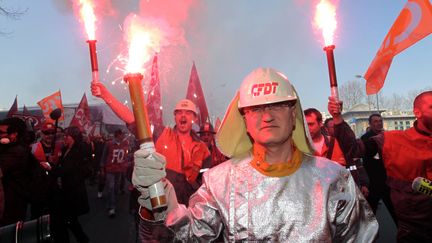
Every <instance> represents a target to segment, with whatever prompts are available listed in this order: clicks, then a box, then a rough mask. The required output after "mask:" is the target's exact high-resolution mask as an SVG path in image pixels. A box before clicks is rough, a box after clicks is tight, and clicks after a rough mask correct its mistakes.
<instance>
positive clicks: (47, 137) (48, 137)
mask: <svg viewBox="0 0 432 243" xmlns="http://www.w3.org/2000/svg"><path fill="white" fill-rule="evenodd" d="M53 139H54V133H51V132H45V133H43V132H42V142H43V143H44V144H47V145H51V142H52V140H53Z"/></svg>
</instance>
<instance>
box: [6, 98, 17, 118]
mask: <svg viewBox="0 0 432 243" xmlns="http://www.w3.org/2000/svg"><path fill="white" fill-rule="evenodd" d="M17 113H18V98H17V96H15V100H14V102H13V104H12V106H11V107H10V108H9V111H8V113H7V115H6V118H10V117H12V116H13V115H14V114H17Z"/></svg>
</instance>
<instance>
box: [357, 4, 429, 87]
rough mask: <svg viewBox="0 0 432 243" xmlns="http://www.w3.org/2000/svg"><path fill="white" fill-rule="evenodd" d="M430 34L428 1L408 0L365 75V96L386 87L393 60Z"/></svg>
mask: <svg viewBox="0 0 432 243" xmlns="http://www.w3.org/2000/svg"><path fill="white" fill-rule="evenodd" d="M431 32H432V6H431V4H430V2H429V0H409V1H408V2H407V3H406V4H405V6H404V8H403V9H402V11H401V13H400V14H399V16H398V17H397V19H396V21H395V22H394V23H393V26H392V27H391V29H390V31H389V32H388V34H387V36H386V37H385V38H384V41H383V43H382V44H381V47H380V49H379V50H378V52H377V54H376V56H375V58H374V59H373V61H372V63H371V64H370V66H369V68H368V70H367V71H366V74H365V75H364V78H365V79H366V93H367V94H368V95H370V94H376V93H378V92H379V91H380V89H381V88H382V87H383V85H384V81H385V78H386V76H387V73H388V71H389V69H390V65H391V63H392V60H393V57H394V56H396V55H397V54H399V53H400V52H402V51H403V50H405V49H406V48H408V47H410V46H411V45H413V44H415V43H416V42H417V41H419V40H421V39H423V38H424V37H425V36H427V35H429V34H430V33H431Z"/></svg>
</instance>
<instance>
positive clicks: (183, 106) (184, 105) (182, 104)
mask: <svg viewBox="0 0 432 243" xmlns="http://www.w3.org/2000/svg"><path fill="white" fill-rule="evenodd" d="M176 110H187V111H193V112H194V113H195V115H196V114H198V112H197V108H196V105H195V104H194V103H193V102H192V101H191V100H188V99H183V100H180V101H179V102H177V104H176V106H175V108H174V111H176Z"/></svg>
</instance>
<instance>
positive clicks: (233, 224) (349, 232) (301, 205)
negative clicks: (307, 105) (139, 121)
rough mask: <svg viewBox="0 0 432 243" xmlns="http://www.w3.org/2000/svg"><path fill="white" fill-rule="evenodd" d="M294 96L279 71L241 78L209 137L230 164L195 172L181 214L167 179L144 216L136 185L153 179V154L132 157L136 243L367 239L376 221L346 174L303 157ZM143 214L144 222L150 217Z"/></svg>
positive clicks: (156, 176) (308, 148)
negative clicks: (161, 197) (198, 176)
mask: <svg viewBox="0 0 432 243" xmlns="http://www.w3.org/2000/svg"><path fill="white" fill-rule="evenodd" d="M302 113H303V112H302V109H301V104H300V99H299V97H298V95H297V93H296V91H295V90H294V87H293V86H292V85H291V83H290V82H289V81H288V79H287V78H286V77H285V76H284V75H283V74H281V73H280V72H278V71H276V70H274V69H271V68H258V69H256V70H254V71H253V72H252V73H251V74H249V75H248V76H247V77H246V78H245V80H244V81H243V83H242V85H241V87H240V91H239V92H238V93H237V95H236V96H235V97H234V99H233V101H232V102H231V104H230V106H229V107H228V110H227V112H226V114H225V117H224V120H223V122H222V124H221V127H220V129H219V131H218V134H217V136H216V140H217V144H218V146H219V148H220V149H221V151H222V152H223V153H224V154H225V155H227V156H229V157H232V158H231V159H230V160H228V161H226V162H225V163H222V164H221V165H219V166H216V167H214V168H212V169H210V170H209V171H207V172H205V173H204V176H203V178H204V179H203V184H202V186H201V187H200V188H199V189H198V191H197V192H196V193H195V194H194V195H192V197H191V199H190V201H189V207H185V206H184V205H182V204H178V203H177V200H176V198H175V197H174V193H173V190H174V189H173V188H172V186H170V183H169V181H167V186H166V189H165V193H166V195H167V197H168V207H167V210H166V211H163V212H160V211H157V212H156V211H155V212H153V213H152V214H149V212H150V210H149V205H151V204H149V202H148V201H149V199H148V197H146V196H147V195H148V191H147V190H146V187H147V186H149V185H151V184H153V183H155V182H156V181H159V180H161V179H162V178H161V177H163V172H161V170H162V171H163V168H164V162H165V161H164V160H163V158H162V157H160V156H157V155H154V156H149V154H145V153H143V151H141V150H139V151H137V152H136V153H135V169H134V173H135V176H136V178H138V179H137V180H136V181H134V182H135V185H136V186H137V187H138V188H139V190H141V192H142V197H141V198H140V199H139V202H140V204H141V210H140V215H141V218H142V220H141V225H140V236H141V240H142V242H145V241H146V240H149V239H152V238H157V239H158V240H161V241H174V240H175V241H200V242H211V241H214V240H216V239H218V237H220V236H222V238H223V240H224V241H225V242H228V241H229V242H236V241H248V242H249V241H253V242H296V241H300V242H321V241H322V242H372V241H374V240H375V238H376V235H377V231H378V224H377V221H376V219H375V217H374V215H373V213H372V212H371V210H370V208H369V206H368V205H367V202H366V200H365V199H364V198H363V196H362V195H361V194H360V192H359V191H358V189H357V188H356V185H355V182H354V180H353V178H352V177H351V175H350V173H349V171H347V170H346V169H344V168H342V167H341V166H339V165H337V164H336V163H334V162H332V161H330V160H328V159H326V158H320V157H315V156H313V155H312V154H313V151H312V145H311V142H310V140H309V135H308V132H307V130H305V123H304V119H303V114H302ZM152 217H153V218H152Z"/></svg>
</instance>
